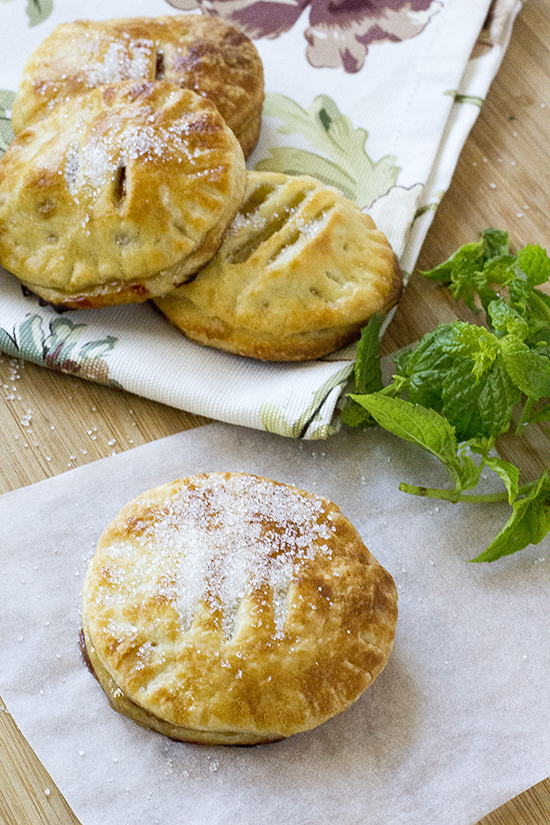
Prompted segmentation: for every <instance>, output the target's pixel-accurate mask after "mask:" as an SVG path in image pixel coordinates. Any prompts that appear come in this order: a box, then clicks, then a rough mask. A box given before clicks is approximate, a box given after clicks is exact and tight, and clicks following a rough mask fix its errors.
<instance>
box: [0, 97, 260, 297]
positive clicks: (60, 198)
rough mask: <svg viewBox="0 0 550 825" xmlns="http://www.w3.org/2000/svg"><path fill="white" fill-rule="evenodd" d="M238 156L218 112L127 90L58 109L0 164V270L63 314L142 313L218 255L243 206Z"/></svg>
mask: <svg viewBox="0 0 550 825" xmlns="http://www.w3.org/2000/svg"><path fill="white" fill-rule="evenodd" d="M245 183H246V170H245V165H244V157H243V153H242V150H241V148H240V146H239V144H238V142H237V140H236V138H235V136H234V134H233V132H232V131H231V130H230V129H229V128H228V127H227V125H226V124H225V122H224V120H223V118H222V117H221V116H220V114H219V113H218V111H217V110H216V108H215V106H214V105H213V104H212V103H211V102H210V101H208V100H206V99H204V98H202V97H200V96H199V95H196V94H195V93H194V92H192V91H189V90H187V89H179V88H178V87H177V86H174V85H173V84H172V83H169V82H167V81H164V82H162V83H146V82H140V81H126V82H121V83H118V84H115V85H114V86H102V87H100V88H97V89H94V90H93V91H91V92H89V93H88V94H86V95H80V96H78V97H76V98H74V99H72V100H70V101H68V102H67V103H65V104H60V105H59V106H57V107H56V108H55V109H54V110H53V111H52V113H51V114H50V115H49V116H48V117H46V118H43V119H42V120H40V121H38V122H37V123H36V124H34V125H31V126H29V127H27V128H26V129H25V130H24V131H23V132H21V133H20V134H19V135H18V137H17V138H15V140H14V141H13V142H12V144H11V145H10V146H9V147H8V149H7V151H6V152H5V154H4V156H3V158H2V160H1V161H0V261H1V263H2V265H3V266H5V267H6V269H8V270H10V271H11V272H13V273H14V275H16V276H17V277H18V278H19V279H20V280H21V281H22V282H23V283H24V284H25V285H26V286H27V287H28V288H29V289H31V290H32V291H33V292H36V293H37V294H38V295H40V296H41V297H42V298H44V299H45V300H46V301H51V302H52V303H55V304H59V305H62V306H66V307H75V308H80V307H93V306H107V305H111V304H118V303H128V302H132V301H143V300H145V299H147V298H150V297H152V296H154V295H159V294H162V292H165V291H166V289H170V288H172V287H174V286H176V285H178V284H181V283H182V282H183V281H185V280H186V279H187V278H188V277H189V276H190V274H192V273H193V272H194V271H196V269H197V268H198V267H200V266H202V265H203V264H204V263H206V262H207V261H208V260H209V259H210V258H211V257H212V255H213V254H214V253H215V251H216V249H217V248H218V246H219V244H220V242H221V239H222V236H223V233H224V232H225V230H226V228H227V226H228V224H229V223H230V222H231V220H232V218H233V216H234V215H235V213H236V211H237V209H238V206H239V204H240V202H241V200H242V196H243V192H244V187H245Z"/></svg>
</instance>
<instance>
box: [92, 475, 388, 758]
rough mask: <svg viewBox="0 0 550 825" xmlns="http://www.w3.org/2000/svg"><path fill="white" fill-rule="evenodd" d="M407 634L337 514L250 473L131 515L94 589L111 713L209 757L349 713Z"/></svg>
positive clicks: (174, 493)
mask: <svg viewBox="0 0 550 825" xmlns="http://www.w3.org/2000/svg"><path fill="white" fill-rule="evenodd" d="M396 621H397V594H396V588H395V585H394V582H393V579H392V578H391V576H390V574H389V573H388V572H387V571H386V570H385V569H384V568H383V567H382V566H381V565H380V564H379V563H378V562H377V561H376V560H375V559H374V558H373V556H372V555H371V554H370V553H369V551H368V550H367V548H366V547H365V545H364V544H363V542H362V540H361V538H360V536H359V534H358V532H357V531H356V530H355V528H354V527H353V526H352V524H351V523H350V522H349V521H348V519H347V518H345V516H344V515H343V514H342V512H341V511H340V510H339V508H338V507H337V506H336V505H335V504H333V503H332V502H330V501H328V500H327V499H325V498H322V497H321V496H317V495H312V494H310V493H307V492H304V491H303V490H299V489H297V488H295V487H290V486H287V485H285V484H280V483H277V482H275V481H271V480H269V479H266V478H260V477H257V476H252V475H247V474H240V473H211V474H200V475H196V476H192V477H190V478H186V479H183V480H177V481H174V482H173V483H170V484H166V485H163V486H161V487H157V488H155V489H153V490H150V491H148V492H146V493H143V494H142V495H141V496H139V497H138V498H136V499H134V500H133V501H131V502H130V503H129V504H127V505H126V506H125V507H124V508H123V509H122V510H121V511H120V513H119V514H118V515H117V516H116V517H115V518H114V520H113V521H112V522H111V524H109V526H108V527H107V528H106V530H105V531H104V533H103V535H102V536H101V539H100V541H99V544H98V547H97V550H96V553H95V555H94V557H93V559H92V561H91V563H90V566H89V569H88V573H87V576H86V579H85V582H84V587H83V599H82V623H83V635H84V641H85V647H86V653H87V656H88V658H89V661H90V663H91V667H92V669H93V671H94V672H95V674H96V676H97V678H98V680H99V682H100V684H101V686H102V687H103V689H104V690H105V692H106V694H107V696H108V697H109V701H110V703H111V705H112V707H113V708H114V709H115V710H117V711H119V712H121V713H123V714H126V715H127V716H129V717H130V718H132V719H134V720H135V721H136V722H137V723H139V724H140V725H143V726H144V727H146V728H151V729H153V730H156V731H159V732H160V733H163V734H165V735H167V736H169V737H171V738H174V739H179V740H184V741H189V742H198V743H205V744H212V745H214V744H227V745H246V744H258V743H262V742H270V741H274V740H278V739H282V738H285V737H287V736H290V735H291V734H294V733H298V732H299V731H307V730H310V729H312V728H314V727H316V726H317V725H320V724H321V723H322V722H324V721H326V720H327V719H329V718H331V717H332V716H334V715H335V714H337V713H339V712H340V711H343V710H345V709H346V708H347V707H348V706H349V705H350V704H352V703H353V702H354V701H355V700H356V699H357V698H358V697H359V696H360V695H361V694H362V692H363V691H364V690H365V688H367V687H368V686H369V685H370V684H371V683H372V682H373V680H374V679H375V678H376V676H377V675H378V674H379V673H380V672H381V671H382V669H383V668H384V666H385V664H386V661H387V659H388V656H389V654H390V651H391V648H392V645H393V639H394V633H395V626H396Z"/></svg>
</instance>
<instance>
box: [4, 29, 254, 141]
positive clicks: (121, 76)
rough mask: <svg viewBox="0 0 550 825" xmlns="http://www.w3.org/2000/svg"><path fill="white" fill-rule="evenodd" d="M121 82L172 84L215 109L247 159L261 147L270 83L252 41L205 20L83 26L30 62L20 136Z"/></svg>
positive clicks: (17, 112) (20, 103)
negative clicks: (82, 97)
mask: <svg viewBox="0 0 550 825" xmlns="http://www.w3.org/2000/svg"><path fill="white" fill-rule="evenodd" d="M121 80H147V81H154V80H169V81H171V82H172V83H176V84H178V85H179V86H181V87H182V88H186V89H191V90H193V91H194V92H196V93H197V94H200V95H202V96H203V97H207V98H208V99H209V100H211V101H212V102H213V103H215V104H216V106H217V108H218V110H219V112H220V114H221V115H222V117H223V118H224V119H225V121H226V122H227V124H228V126H229V127H230V128H231V129H232V130H233V131H234V132H235V134H236V136H237V138H238V140H239V142H240V144H241V146H242V149H243V152H244V154H245V157H247V156H248V155H249V154H250V152H251V151H252V150H253V148H254V146H255V145H256V142H257V140H258V135H259V131H260V121H261V113H262V104H263V99H264V77H263V67H262V61H261V59H260V57H259V55H258V52H257V50H256V47H255V46H254V44H253V43H252V41H251V40H249V38H248V37H246V35H244V34H243V33H242V32H240V31H239V30H238V29H236V28H234V27H233V26H230V25H228V24H227V23H224V22H223V21H221V20H219V19H217V18H215V17H206V16H203V15H184V14H180V15H177V16H175V15H174V16H162V17H154V18H148V17H129V18H115V19H112V20H97V21H96V20H76V21H74V22H71V23H62V24H60V25H59V26H57V27H56V28H55V29H54V30H53V32H52V33H51V34H50V35H49V37H47V38H46V39H45V40H44V41H43V42H42V43H41V44H40V45H39V46H38V47H37V49H35V51H34V52H33V53H32V54H31V56H30V57H29V59H28V60H27V62H26V63H25V66H24V69H23V74H22V78H21V84H20V87H19V90H18V92H17V95H16V98H15V101H14V104H13V109H12V125H13V130H14V132H15V134H18V133H19V132H20V131H22V130H23V129H24V128H25V127H26V126H28V125H29V124H30V123H33V122H34V121H36V120H37V119H39V118H41V117H44V116H45V115H46V114H48V113H49V112H51V110H52V109H53V108H54V107H55V106H56V105H57V104H58V103H59V102H60V101H65V100H66V99H67V98H68V97H74V96H75V95H79V94H83V93H86V92H88V91H90V90H91V89H93V88H95V87H96V86H98V85H111V84H113V83H117V82H119V81H121Z"/></svg>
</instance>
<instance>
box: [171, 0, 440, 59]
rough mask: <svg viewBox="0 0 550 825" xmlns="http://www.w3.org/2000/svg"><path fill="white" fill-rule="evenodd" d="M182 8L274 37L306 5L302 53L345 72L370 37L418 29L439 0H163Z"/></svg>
mask: <svg viewBox="0 0 550 825" xmlns="http://www.w3.org/2000/svg"><path fill="white" fill-rule="evenodd" d="M168 2H169V3H170V5H172V6H175V7H176V8H178V9H182V10H184V11H191V10H192V9H196V8H200V9H202V11H203V13H205V14H209V15H213V16H216V17H221V18H222V19H224V20H225V21H226V22H228V23H232V24H233V25H235V26H238V27H239V28H240V29H242V31H244V32H245V33H246V34H247V35H248V36H249V37H250V38H252V39H260V38H262V37H268V38H274V37H278V36H279V35H281V34H283V33H284V32H286V31H288V30H289V29H291V28H292V26H293V25H294V24H295V23H296V22H297V20H298V19H299V17H300V16H301V14H302V12H303V11H304V9H305V8H306V7H307V6H310V11H309V23H310V25H309V26H308V28H307V29H306V31H305V38H306V41H307V47H306V57H307V60H308V62H309V63H310V64H311V65H312V66H313V67H315V68H332V69H336V68H340V67H341V68H343V69H344V71H345V72H348V73H350V74H352V73H355V72H358V71H359V70H360V69H361V68H362V67H363V65H364V63H365V58H366V56H367V52H368V49H369V46H370V44H371V43H374V42H376V41H379V42H380V41H386V42H394V43H398V42H400V41H402V40H407V39H408V38H410V37H415V36H416V35H417V34H420V33H421V32H422V31H423V30H424V29H425V27H426V26H427V25H428V23H429V21H430V19H431V18H432V17H433V15H434V14H436V13H437V12H438V11H439V10H440V9H441V7H442V2H441V0H293V2H289V3H273V2H271V1H270V0H208V5H206V0H168Z"/></svg>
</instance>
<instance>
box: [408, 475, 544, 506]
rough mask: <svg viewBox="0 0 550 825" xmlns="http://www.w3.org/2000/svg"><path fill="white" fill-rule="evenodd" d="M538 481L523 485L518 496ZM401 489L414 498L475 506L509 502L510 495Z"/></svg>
mask: <svg viewBox="0 0 550 825" xmlns="http://www.w3.org/2000/svg"><path fill="white" fill-rule="evenodd" d="M536 484H537V481H530V482H528V483H527V484H523V485H522V486H521V487H520V488H519V490H518V496H523V495H525V494H526V493H528V492H529V490H531V489H532V488H533V487H535V486H536ZM399 489H400V490H401V492H402V493H410V495H412V496H423V497H424V498H438V499H442V500H443V501H450V502H452V503H453V504H457V503H458V502H466V503H468V502H469V503H470V504H471V503H474V504H491V503H493V502H498V501H508V493H507V492H506V491H505V490H503V491H502V492H500V493H484V494H481V493H477V494H476V493H471V494H468V493H460V492H459V491H458V490H440V489H437V488H435V487H416V485H414V484H406V483H405V482H401V484H400V485H399Z"/></svg>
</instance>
